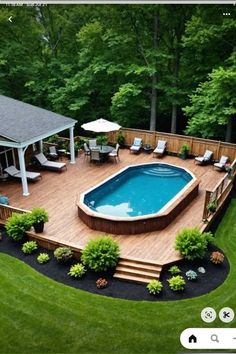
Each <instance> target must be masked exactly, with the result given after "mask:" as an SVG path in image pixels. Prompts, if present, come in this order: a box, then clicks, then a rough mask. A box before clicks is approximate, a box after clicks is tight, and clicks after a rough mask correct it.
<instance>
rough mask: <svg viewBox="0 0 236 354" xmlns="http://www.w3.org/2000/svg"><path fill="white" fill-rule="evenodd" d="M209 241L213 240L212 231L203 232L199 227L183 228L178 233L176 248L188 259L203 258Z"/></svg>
mask: <svg viewBox="0 0 236 354" xmlns="http://www.w3.org/2000/svg"><path fill="white" fill-rule="evenodd" d="M209 242H213V236H212V233H211V232H203V233H201V231H200V230H199V229H197V228H193V229H183V230H182V231H180V232H179V233H178V234H177V237H176V241H175V249H176V250H177V251H179V252H180V253H181V254H182V256H183V257H184V258H186V259H188V260H194V259H196V258H203V257H204V255H205V252H206V249H207V246H208V243H209Z"/></svg>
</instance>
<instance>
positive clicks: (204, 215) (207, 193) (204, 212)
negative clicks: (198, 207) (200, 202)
mask: <svg viewBox="0 0 236 354" xmlns="http://www.w3.org/2000/svg"><path fill="white" fill-rule="evenodd" d="M210 199H211V192H210V191H206V194H205V202H204V209H203V215H202V219H203V220H207V218H208V213H209V211H208V209H207V205H208V204H209V202H210Z"/></svg>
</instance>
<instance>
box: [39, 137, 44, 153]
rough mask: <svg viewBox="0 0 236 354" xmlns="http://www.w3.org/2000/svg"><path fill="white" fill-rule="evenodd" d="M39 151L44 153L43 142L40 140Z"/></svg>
mask: <svg viewBox="0 0 236 354" xmlns="http://www.w3.org/2000/svg"><path fill="white" fill-rule="evenodd" d="M39 150H40V152H43V140H39Z"/></svg>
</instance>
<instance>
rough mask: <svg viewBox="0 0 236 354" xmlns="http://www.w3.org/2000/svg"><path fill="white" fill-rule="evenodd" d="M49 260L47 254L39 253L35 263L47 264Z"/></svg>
mask: <svg viewBox="0 0 236 354" xmlns="http://www.w3.org/2000/svg"><path fill="white" fill-rule="evenodd" d="M49 260H50V257H49V255H48V254H47V253H40V254H39V255H38V257H37V261H38V263H40V264H44V263H47V262H48V261H49Z"/></svg>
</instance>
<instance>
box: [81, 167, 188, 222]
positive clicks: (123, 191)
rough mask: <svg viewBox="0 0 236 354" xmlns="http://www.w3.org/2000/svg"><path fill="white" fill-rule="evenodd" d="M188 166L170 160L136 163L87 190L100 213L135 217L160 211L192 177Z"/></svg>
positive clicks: (87, 197) (87, 198)
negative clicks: (167, 161)
mask: <svg viewBox="0 0 236 354" xmlns="http://www.w3.org/2000/svg"><path fill="white" fill-rule="evenodd" d="M192 178H193V177H192V176H191V175H190V174H189V173H188V172H186V171H185V170H184V169H182V168H179V167H175V166H170V165H166V164H147V165H141V166H132V167H129V168H128V169H126V170H125V171H122V172H121V173H120V174H119V175H116V176H114V177H113V178H111V179H110V180H109V181H106V182H105V183H103V184H102V185H100V186H99V187H97V188H95V189H94V190H92V191H90V192H88V193H87V194H85V197H84V203H85V204H86V205H87V206H88V207H89V208H90V209H92V210H94V211H97V212H99V213H102V214H105V215H111V216H119V217H126V216H128V217H133V216H142V215H147V214H153V213H157V212H158V211H159V210H160V209H162V208H163V207H164V206H165V205H166V204H167V203H168V202H169V201H170V200H171V199H172V198H173V197H175V195H176V194H177V193H178V192H180V191H181V190H182V189H183V188H184V187H185V186H186V185H187V184H188V183H189V182H190V181H191V180H192Z"/></svg>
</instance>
